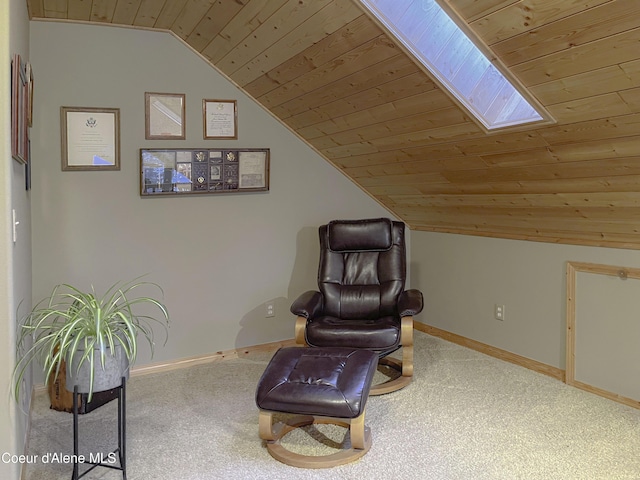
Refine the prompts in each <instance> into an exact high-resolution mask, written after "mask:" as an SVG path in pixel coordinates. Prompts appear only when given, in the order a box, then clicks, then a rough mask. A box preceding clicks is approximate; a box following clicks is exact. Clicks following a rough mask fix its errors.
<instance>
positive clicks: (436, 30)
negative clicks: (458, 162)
mask: <svg viewBox="0 0 640 480" xmlns="http://www.w3.org/2000/svg"><path fill="white" fill-rule="evenodd" d="M360 1H361V2H362V4H363V5H364V6H366V7H367V8H368V9H369V10H370V11H371V12H372V13H373V14H374V15H375V16H376V17H377V18H378V19H379V20H380V21H381V22H382V23H383V24H384V25H385V26H386V27H387V28H388V29H389V30H390V31H391V33H393V34H394V35H395V36H396V37H397V38H398V39H399V40H400V41H401V42H402V43H403V44H404V45H405V47H407V49H408V50H409V51H410V52H411V53H413V55H415V56H416V57H417V58H418V59H419V60H420V61H421V62H422V63H423V64H424V66H425V67H426V68H427V69H428V70H429V71H430V72H431V74H432V75H433V76H434V77H435V78H436V79H437V80H438V81H439V83H440V84H441V85H442V86H443V87H445V88H447V89H448V90H449V92H450V93H451V94H452V95H453V96H454V97H455V98H456V99H457V100H458V101H459V102H460V103H462V105H463V106H464V107H466V109H467V110H468V111H469V112H470V113H471V114H473V115H474V116H475V117H476V118H477V119H478V120H479V121H480V122H481V123H482V125H484V126H485V128H487V129H488V130H494V129H498V128H504V127H510V126H514V125H522V124H526V123H533V122H539V121H542V120H545V118H544V117H543V116H542V115H541V114H540V113H539V112H538V111H537V110H536V108H534V107H533V106H532V105H531V103H529V102H528V101H527V100H526V99H525V98H524V97H523V95H522V94H521V93H520V92H519V91H518V89H517V88H516V87H515V86H514V85H513V84H512V83H511V82H510V81H509V79H507V78H506V77H505V76H504V75H503V74H502V73H501V72H500V70H498V68H496V66H495V65H494V64H493V63H491V61H490V60H489V59H488V58H487V57H486V55H485V54H484V53H483V52H482V51H481V50H480V49H479V48H478V47H477V45H476V44H475V43H474V42H473V41H472V40H471V39H470V38H469V37H468V36H467V34H466V33H465V32H463V31H462V30H461V29H460V27H458V25H456V23H455V22H454V21H453V20H452V19H451V17H450V16H449V15H448V14H447V12H445V11H444V10H443V9H442V8H441V7H440V5H439V4H438V2H437V1H436V0H360Z"/></svg>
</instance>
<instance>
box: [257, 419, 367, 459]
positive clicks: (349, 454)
mask: <svg viewBox="0 0 640 480" xmlns="http://www.w3.org/2000/svg"><path fill="white" fill-rule="evenodd" d="M273 413H274V412H269V411H266V410H260V416H259V434H260V438H261V439H263V440H266V442H267V450H268V451H269V454H270V455H271V456H272V457H273V458H275V459H276V460H278V461H280V462H282V463H285V464H287V465H291V466H292V467H300V468H330V467H336V466H338V465H344V464H345V463H350V462H353V461H354V460H357V459H358V458H360V457H362V456H363V455H364V454H365V453H367V452H368V451H369V448H371V430H370V429H369V428H368V427H365V425H364V413H365V412H364V411H363V412H362V413H361V414H360V416H358V417H356V418H351V419H349V418H333V417H321V416H316V415H314V416H312V415H297V416H295V417H292V418H290V419H288V420H287V421H286V422H284V423H283V422H278V423H277V424H275V425H274V424H273ZM313 424H331V425H338V426H340V427H345V428H348V429H349V436H350V440H351V447H350V448H345V449H343V450H341V451H339V452H336V453H333V454H330V455H323V456H314V455H302V454H299V453H294V452H292V451H290V450H287V449H286V448H284V447H283V446H282V445H281V444H280V440H281V439H282V438H283V437H284V436H285V435H287V434H288V433H289V432H291V431H293V430H295V429H296V428H299V427H304V426H307V425H313Z"/></svg>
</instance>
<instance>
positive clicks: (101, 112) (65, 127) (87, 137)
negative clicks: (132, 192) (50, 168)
mask: <svg viewBox="0 0 640 480" xmlns="http://www.w3.org/2000/svg"><path fill="white" fill-rule="evenodd" d="M60 116H61V119H60V122H61V126H62V128H61V137H62V138H61V141H62V170H67V171H68V170H120V109H119V108H85V107H60Z"/></svg>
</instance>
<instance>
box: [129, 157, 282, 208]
mask: <svg viewBox="0 0 640 480" xmlns="http://www.w3.org/2000/svg"><path fill="white" fill-rule="evenodd" d="M269 162H270V150H269V149H268V148H159V149H145V148H142V149H140V195H141V196H143V197H158V196H179V195H203V194H225V193H249V192H266V191H269Z"/></svg>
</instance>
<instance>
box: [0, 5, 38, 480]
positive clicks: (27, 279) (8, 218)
mask: <svg viewBox="0 0 640 480" xmlns="http://www.w3.org/2000/svg"><path fill="white" fill-rule="evenodd" d="M14 53H17V54H20V55H21V57H22V59H23V60H28V59H29V19H28V15H27V6H26V2H24V1H23V0H10V1H1V2H0V78H1V79H2V80H0V112H1V114H0V115H1V116H0V145H1V146H2V149H1V150H0V159H1V162H0V165H1V167H0V192H2V193H1V195H0V198H1V200H0V272H2V273H1V274H0V395H2V398H3V400H2V401H3V402H6V403H4V404H3V406H2V408H0V455H3V454H5V453H8V454H21V453H22V452H23V447H24V439H25V432H26V427H27V426H26V422H27V417H26V415H25V414H24V413H23V412H22V411H21V410H20V409H19V408H17V405H16V403H15V402H14V401H13V400H12V399H11V397H10V391H11V372H12V370H13V365H14V361H15V358H14V352H15V347H14V344H15V340H14V339H15V317H16V309H17V305H18V304H19V303H20V302H21V301H22V300H25V303H24V304H23V305H25V307H26V308H28V307H29V304H30V301H31V238H30V213H29V210H30V207H29V194H28V192H27V191H26V190H25V183H24V182H25V170H24V166H23V165H22V164H20V163H18V162H16V161H15V160H13V159H12V158H11V107H10V105H11V101H10V99H11V93H10V92H11V83H10V78H11V75H10V70H11V57H12V54H14ZM14 209H15V211H16V214H17V218H18V220H19V221H20V227H19V231H18V237H17V241H16V242H15V243H14V242H13V238H12V231H11V223H12V210H14ZM28 401H29V398H28V392H27V395H25V396H24V398H23V399H22V400H21V404H22V405H23V406H24V405H26V404H27V403H28ZM19 467H20V465H19V464H17V463H13V462H11V461H9V462H8V463H5V462H2V461H0V477H1V478H7V479H15V478H18V475H19Z"/></svg>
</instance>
